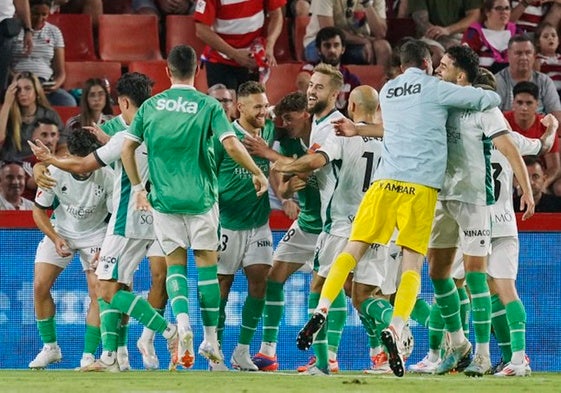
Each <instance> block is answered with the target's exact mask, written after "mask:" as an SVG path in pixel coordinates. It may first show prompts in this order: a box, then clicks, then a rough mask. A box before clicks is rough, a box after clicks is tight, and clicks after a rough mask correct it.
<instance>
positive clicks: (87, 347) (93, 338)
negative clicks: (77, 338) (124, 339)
mask: <svg viewBox="0 0 561 393" xmlns="http://www.w3.org/2000/svg"><path fill="white" fill-rule="evenodd" d="M100 341H101V328H100V327H99V326H92V325H86V333H85V334H84V353H91V354H92V355H93V354H95V351H97V347H98V346H99V343H100Z"/></svg>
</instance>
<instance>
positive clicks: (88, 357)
mask: <svg viewBox="0 0 561 393" xmlns="http://www.w3.org/2000/svg"><path fill="white" fill-rule="evenodd" d="M93 362H95V356H94V355H93V354H91V353H84V354H83V355H82V359H80V368H79V369H81V368H84V367H88V366H89V365H90V364H92V363H93Z"/></svg>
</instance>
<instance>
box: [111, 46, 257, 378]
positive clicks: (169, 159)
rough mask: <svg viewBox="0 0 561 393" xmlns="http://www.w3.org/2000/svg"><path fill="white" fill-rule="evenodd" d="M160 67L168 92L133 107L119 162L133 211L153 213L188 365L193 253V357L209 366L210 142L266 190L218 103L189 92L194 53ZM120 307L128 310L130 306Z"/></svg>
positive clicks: (214, 318)
mask: <svg viewBox="0 0 561 393" xmlns="http://www.w3.org/2000/svg"><path fill="white" fill-rule="evenodd" d="M166 70H167V71H166V72H167V74H168V76H169V78H170V80H171V82H172V87H171V88H170V89H168V90H166V91H164V92H162V93H161V94H158V95H157V96H155V97H152V98H151V99H149V100H147V101H146V102H145V103H144V104H143V105H142V106H141V107H140V109H139V110H138V112H137V114H136V116H135V118H134V121H133V123H132V124H131V126H130V128H129V131H128V132H127V134H126V135H127V139H126V141H125V143H124V146H123V151H122V160H123V165H124V167H125V169H126V171H127V175H128V176H129V178H130V180H131V185H132V189H133V191H134V197H133V199H134V203H135V208H136V209H137V211H139V213H140V214H142V213H143V212H147V211H152V214H153V217H154V229H155V232H156V237H157V239H158V242H159V243H160V245H161V246H162V248H163V250H164V252H165V253H166V263H167V266H168V274H167V290H168V296H169V298H170V301H171V305H172V309H173V313H174V315H175V318H176V320H177V324H178V326H177V329H178V333H179V349H178V358H179V359H180V361H181V363H182V364H183V365H184V366H185V367H187V368H189V367H192V365H193V362H194V360H195V357H194V355H195V354H194V350H193V331H192V329H191V324H190V322H189V310H188V297H187V295H188V290H187V275H186V260H187V248H188V247H190V248H191V249H193V252H194V255H195V263H196V266H197V272H198V292H199V300H200V307H201V314H202V319H203V325H204V340H203V342H202V343H201V345H200V347H199V354H201V355H202V356H204V357H205V358H207V359H208V360H211V361H214V362H219V361H221V360H223V359H222V355H221V354H220V349H219V346H218V338H217V332H216V327H217V324H218V310H219V306H220V289H219V285H218V278H217V266H216V263H217V251H216V250H217V247H218V244H219V239H218V195H217V179H216V163H215V159H214V149H213V146H212V137H216V138H218V139H219V140H220V141H221V142H222V144H223V146H224V149H225V150H226V152H227V154H228V155H230V156H231V157H232V158H233V159H234V161H236V162H237V163H238V164H240V165H241V166H242V167H243V168H245V169H246V170H248V171H249V172H250V173H251V176H252V181H253V183H254V184H255V187H256V189H257V195H258V196H260V195H262V194H264V193H265V192H266V190H267V186H268V181H267V178H266V177H265V176H264V175H263V172H262V171H261V169H259V167H258V166H257V165H256V164H255V162H254V161H253V160H252V158H251V156H250V155H249V154H248V153H247V150H246V149H245V148H244V147H243V145H242V144H241V142H240V141H239V140H238V138H236V137H235V133H234V132H233V130H232V126H231V124H230V122H229V121H228V118H227V117H226V114H225V112H224V109H223V108H222V106H221V105H220V103H219V102H218V101H216V100H215V99H214V98H212V97H209V96H207V95H205V94H203V93H200V92H198V91H196V90H195V89H194V87H193V81H194V78H195V73H196V71H197V55H196V53H195V51H194V50H193V48H191V47H189V46H184V45H180V46H176V47H174V48H173V49H172V50H171V51H170V54H169V56H168V59H167V68H166ZM143 142H144V143H145V145H146V150H147V154H148V167H149V171H150V182H151V185H150V193H149V194H147V191H146V189H145V183H141V177H140V176H139V173H138V169H137V165H136V162H137V158H136V156H135V151H136V150H137V148H138V147H139V146H140V145H141V143H143ZM110 296H111V295H110ZM133 300H134V299H131V302H132V301H133ZM123 306H124V307H126V308H128V307H130V306H131V303H128V304H124V303H123ZM126 308H125V309H126Z"/></svg>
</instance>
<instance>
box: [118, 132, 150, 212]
mask: <svg viewBox="0 0 561 393" xmlns="http://www.w3.org/2000/svg"><path fill="white" fill-rule="evenodd" d="M138 146H140V142H138V141H137V140H134V139H131V138H128V137H127V138H125V140H124V141H123V148H122V150H121V161H122V162H123V168H124V169H125V172H126V173H127V176H128V177H129V180H130V182H131V185H132V189H133V191H134V202H135V208H136V209H137V210H146V211H147V210H150V204H149V203H148V198H147V193H146V190H145V189H144V185H143V184H142V183H141V179H140V174H139V173H138V167H137V166H136V157H135V155H134V152H135V151H136V149H137V148H138Z"/></svg>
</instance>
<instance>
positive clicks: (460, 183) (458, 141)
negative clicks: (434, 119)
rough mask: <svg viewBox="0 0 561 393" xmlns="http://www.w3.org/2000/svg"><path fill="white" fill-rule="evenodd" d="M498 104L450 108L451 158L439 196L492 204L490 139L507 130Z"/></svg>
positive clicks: (443, 198)
mask: <svg viewBox="0 0 561 393" xmlns="http://www.w3.org/2000/svg"><path fill="white" fill-rule="evenodd" d="M507 130H508V128H507V125H506V120H505V118H504V116H503V114H502V113H501V111H500V110H499V109H498V108H492V109H488V110H485V111H471V110H451V111H450V115H449V116H448V121H447V122H446V133H447V141H448V160H447V164H446V174H445V176H444V184H443V186H442V189H441V190H440V193H439V194H438V199H439V200H443V201H450V200H453V201H460V202H465V203H471V204H474V205H482V206H485V205H492V204H493V203H494V202H495V199H494V196H493V177H492V173H491V148H492V142H491V140H492V139H493V138H494V137H496V136H499V135H502V134H504V133H505V132H508V131H507Z"/></svg>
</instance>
